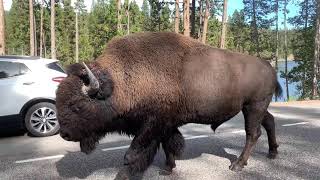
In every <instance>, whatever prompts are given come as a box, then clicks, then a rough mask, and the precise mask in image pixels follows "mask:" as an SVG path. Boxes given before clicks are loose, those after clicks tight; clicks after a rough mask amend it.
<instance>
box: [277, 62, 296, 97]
mask: <svg viewBox="0 0 320 180" xmlns="http://www.w3.org/2000/svg"><path fill="white" fill-rule="evenodd" d="M297 65H298V63H297V62H294V61H288V72H289V71H290V70H291V69H292V68H293V67H295V66H297ZM281 71H282V72H284V71H285V62H284V61H280V62H278V74H277V75H278V81H279V83H280V84H281V87H282V91H283V97H282V98H280V99H278V101H286V99H287V92H286V79H285V78H281V77H280V75H281ZM289 96H290V98H294V99H296V98H298V97H299V92H298V90H297V83H289ZM273 101H274V99H273Z"/></svg>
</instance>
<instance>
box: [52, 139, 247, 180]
mask: <svg viewBox="0 0 320 180" xmlns="http://www.w3.org/2000/svg"><path fill="white" fill-rule="evenodd" d="M122 143H124V144H129V142H126V143H125V142H122ZM115 146H119V143H105V144H101V145H100V146H99V147H98V149H97V150H95V151H94V152H93V153H92V154H90V155H85V154H83V153H81V152H69V153H68V154H66V155H65V156H64V157H63V158H62V159H61V160H59V161H58V162H57V163H56V168H57V171H58V173H59V175H60V176H61V177H64V178H74V177H77V178H80V179H85V178H87V177H88V176H90V175H92V174H93V173H95V175H96V174H100V173H101V175H105V176H106V175H108V174H106V173H107V172H106V171H108V172H112V173H114V172H117V175H116V179H117V178H119V177H122V173H124V172H125V170H124V168H123V156H124V153H125V151H126V149H122V150H114V151H108V152H103V151H101V149H102V148H104V147H115ZM194 147H197V148H194ZM224 148H232V149H239V150H242V147H238V146H234V145H232V144H228V143H226V142H223V141H222V140H221V139H216V138H214V137H212V138H203V139H193V140H188V141H186V148H185V151H184V153H183V155H182V156H181V157H180V158H179V159H178V160H189V159H194V158H197V157H199V156H201V154H202V153H207V154H212V155H215V156H219V157H222V158H226V159H229V160H230V162H231V161H234V160H235V159H236V158H237V156H236V155H233V154H229V153H227V152H226V151H225V149H224ZM164 163H165V156H164V153H163V151H162V148H161V147H160V148H159V150H158V153H157V155H156V157H155V159H154V161H153V163H152V165H153V166H156V167H159V168H160V169H164ZM212 164H214V162H212ZM226 168H228V167H226ZM159 173H160V174H162V173H161V172H159ZM110 175H111V174H110ZM139 177H140V178H141V176H138V177H136V178H138V179H140V178H139Z"/></svg>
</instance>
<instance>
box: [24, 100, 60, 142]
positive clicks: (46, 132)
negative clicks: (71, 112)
mask: <svg viewBox="0 0 320 180" xmlns="http://www.w3.org/2000/svg"><path fill="white" fill-rule="evenodd" d="M24 122H25V126H26V128H27V130H28V132H29V133H31V134H32V135H34V136H36V137H45V136H52V135H55V134H56V133H57V132H58V131H59V128H60V126H59V123H58V120H57V110H56V106H55V105H54V104H52V103H48V102H41V103H37V104H35V105H33V106H31V107H30V108H29V109H28V111H27V113H26V115H25V118H24Z"/></svg>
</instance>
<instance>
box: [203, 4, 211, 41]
mask: <svg viewBox="0 0 320 180" xmlns="http://www.w3.org/2000/svg"><path fill="white" fill-rule="evenodd" d="M209 11H210V2H209V0H206V10H205V14H204V20H203V28H202V38H201V42H203V43H206V40H207V31H208V21H209Z"/></svg>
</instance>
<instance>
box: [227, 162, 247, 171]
mask: <svg viewBox="0 0 320 180" xmlns="http://www.w3.org/2000/svg"><path fill="white" fill-rule="evenodd" d="M244 164H246V163H244ZM244 164H241V163H240V162H238V161H235V162H233V163H232V164H231V165H230V166H229V169H230V170H231V171H235V172H238V171H241V170H242V169H243V167H244Z"/></svg>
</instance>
